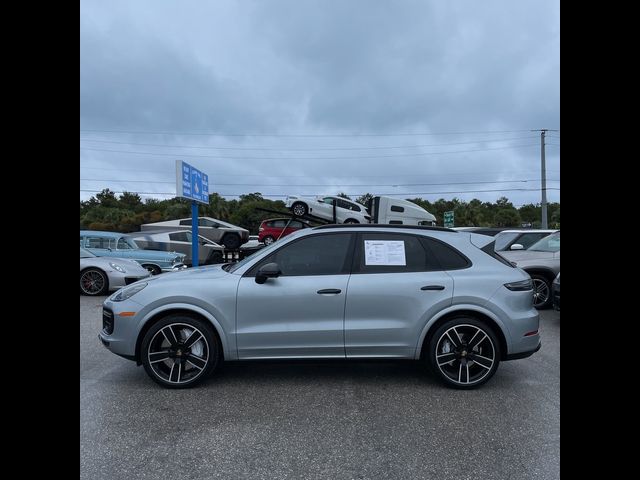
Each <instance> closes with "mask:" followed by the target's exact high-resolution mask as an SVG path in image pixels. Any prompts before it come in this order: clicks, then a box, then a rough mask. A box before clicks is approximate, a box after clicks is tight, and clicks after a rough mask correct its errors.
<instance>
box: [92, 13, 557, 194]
mask: <svg viewBox="0 0 640 480" xmlns="http://www.w3.org/2000/svg"><path fill="white" fill-rule="evenodd" d="M558 19H559V8H558V2H556V1H547V2H542V3H541V2H533V1H527V2H509V1H506V0H505V1H488V2H472V1H466V2H424V1H393V2H391V1H381V2H370V1H355V0H351V1H348V2H339V1H293V0H289V1H274V0H270V1H269V2H223V1H218V2H188V3H184V2H181V3H177V2H176V3H161V2H143V1H140V2H106V3H105V2H93V1H85V2H82V4H81V28H80V36H81V55H80V57H81V66H80V83H81V88H80V101H81V110H80V121H81V151H80V160H81V179H91V180H90V181H85V180H81V190H92V189H98V190H99V189H101V188H105V187H110V188H112V189H127V190H136V189H138V190H139V191H153V192H166V191H172V190H173V188H174V187H173V185H171V184H170V183H165V184H161V183H153V182H162V181H165V182H170V181H171V180H172V179H173V162H174V161H175V160H176V159H183V160H185V161H187V162H189V163H192V164H194V165H196V166H198V167H199V168H202V169H203V170H205V171H207V172H208V173H209V174H210V176H211V177H212V179H213V182H212V183H213V184H214V187H215V189H216V190H217V191H219V192H221V193H245V192H250V191H261V192H262V193H265V194H287V193H302V194H314V193H335V192H336V191H338V190H343V191H347V192H348V193H362V192H364V191H373V192H375V193H390V192H392V191H393V192H395V191H398V192H399V193H401V192H408V193H412V192H433V191H457V190H484V189H492V188H493V189H498V188H516V187H517V188H536V187H537V186H539V183H537V184H536V183H527V184H522V183H519V184H515V183H514V184H478V185H466V186H462V185H454V184H453V183H454V182H471V181H478V182H480V181H483V182H484V181H504V180H511V179H519V180H523V179H536V178H539V156H540V153H539V148H538V147H536V146H535V145H537V144H538V143H539V137H536V134H535V133H533V132H528V130H530V129H536V128H543V127H545V128H558V126H559V35H558V29H559V25H558V24H559V22H558ZM89 130H116V131H123V132H173V133H172V134H165V135H149V134H132V133H107V132H91V131H89ZM512 130H526V131H527V132H515V133H504V134H488V133H484V134H467V135H433V136H397V137H392V136H379V137H268V136H267V137H243V136H239V137H238V136H202V135H180V132H184V133H186V132H227V133H256V134H260V133H262V134H267V133H280V134H297V133H308V134H350V133H367V134H381V135H386V134H395V133H400V132H421V133H422V132H431V133H443V132H489V131H512ZM520 137H530V138H525V139H519V140H508V141H507V140H505V141H500V142H497V140H499V139H506V138H520ZM87 139H93V140H100V141H102V142H123V143H99V142H91V141H88V140H87ZM472 141H478V143H467V144H462V143H463V142H472ZM127 142H130V143H127ZM137 143H147V144H165V145H187V146H197V147H213V146H216V147H227V148H229V147H242V148H250V147H264V148H265V150H263V151H260V150H256V151H248V150H235V151H234V150H206V149H204V148H176V147H157V146H151V145H135V144H137ZM445 143H460V144H461V145H451V146H444V145H442V144H445ZM550 143H559V140H558V139H557V138H556V139H555V140H553V139H550ZM402 145H404V146H408V145H436V146H433V147H421V148H409V147H406V148H398V149H377V150H376V149H371V150H360V151H358V150H316V151H304V152H300V151H295V152H292V151H289V149H301V148H307V149H314V148H316V149H326V148H339V147H346V148H354V147H384V146H402ZM523 145H526V146H523ZM505 146H517V148H501V147H505ZM267 149H281V150H279V151H278V150H267ZM103 150H117V151H115V152H114V151H111V152H106V151H103ZM464 150H480V151H474V152H464ZM447 151H455V152H458V153H451V154H445V153H442V152H447ZM460 151H462V152H460ZM126 152H152V153H157V154H162V155H157V156H153V155H139V154H132V153H126ZM432 152H433V153H435V154H433V155H427V156H421V157H420V156H407V155H408V154H415V153H432ZM394 154H396V155H394ZM186 155H203V156H200V157H188V156H186ZM205 156H208V157H205ZM223 156H227V157H238V158H233V159H226V158H213V157H223ZM363 156H378V157H383V158H359V157H363ZM267 157H268V158H267ZM318 157H320V158H318ZM327 157H340V158H337V159H332V158H327ZM547 160H548V169H549V170H550V172H549V174H548V178H550V179H552V178H553V179H556V178H559V173H558V172H557V171H558V170H559V148H558V147H556V146H550V147H549V148H548V149H547ZM134 170H135V172H134ZM250 175H253V176H250ZM140 178H143V179H146V180H148V182H149V183H148V184H145V185H144V190H142V188H140V184H136V183H125V181H126V180H130V181H131V180H133V179H140ZM96 179H97V180H96ZM100 179H102V180H100ZM114 179H117V180H119V182H113V181H107V180H114ZM253 182H255V183H257V185H249V183H253ZM419 182H423V183H449V184H450V185H442V186H412V187H392V186H378V187H373V186H369V185H372V184H394V183H395V184H402V183H419ZM221 183H243V184H245V185H239V186H223V185H218V184H221ZM307 183H313V184H330V185H331V186H327V187H298V186H296V185H300V184H307ZM267 184H287V185H290V187H267V186H266V185H267ZM338 184H341V185H353V184H369V185H363V186H362V188H356V187H344V188H341V187H340V185H338ZM548 186H549V187H552V188H553V187H559V183H558V182H555V183H552V182H549V185H548ZM383 190H384V192H383ZM90 195H91V192H81V198H87V197H88V196H90ZM501 195H506V196H508V197H509V198H510V199H512V200H513V201H514V203H516V204H520V203H528V202H537V201H539V192H535V191H527V192H518V191H513V192H490V193H474V194H446V195H444V194H443V195H437V194H434V195H426V194H425V195H422V196H423V197H424V198H429V199H431V200H433V199H435V198H438V197H439V196H444V197H445V198H452V197H454V196H457V197H458V198H462V199H471V198H473V197H477V198H481V199H483V200H494V199H495V198H497V197H499V196H501ZM548 197H549V199H550V200H558V199H559V192H558V191H550V192H549V194H548Z"/></svg>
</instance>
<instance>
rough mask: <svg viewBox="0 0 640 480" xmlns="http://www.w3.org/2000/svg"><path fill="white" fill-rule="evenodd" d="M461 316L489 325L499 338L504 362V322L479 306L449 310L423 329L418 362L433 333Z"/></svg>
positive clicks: (505, 353) (434, 318) (505, 344)
mask: <svg viewBox="0 0 640 480" xmlns="http://www.w3.org/2000/svg"><path fill="white" fill-rule="evenodd" d="M459 316H470V317H475V318H477V319H478V320H481V321H483V322H485V323H486V324H487V326H488V327H489V328H491V330H492V331H493V333H494V334H495V335H496V337H497V338H498V343H499V344H500V359H501V360H504V359H505V357H506V355H507V353H508V352H507V338H506V333H505V327H504V326H503V325H502V322H500V321H499V320H498V318H496V316H495V315H493V314H492V313H491V312H489V311H487V310H485V309H481V308H479V307H477V306H466V305H465V306H456V308H455V309H453V310H452V309H449V310H447V311H444V312H441V313H440V314H439V315H437V316H435V317H433V318H432V319H431V320H430V321H429V322H428V323H427V325H426V326H425V327H424V328H423V329H422V334H421V335H420V339H419V340H418V345H417V347H416V355H415V358H416V360H418V359H420V358H423V357H424V355H425V353H426V351H427V349H426V348H425V345H428V343H429V340H431V337H432V336H433V333H434V332H435V331H436V330H437V329H438V327H440V325H442V324H443V323H445V322H446V321H448V320H450V319H452V318H454V317H459Z"/></svg>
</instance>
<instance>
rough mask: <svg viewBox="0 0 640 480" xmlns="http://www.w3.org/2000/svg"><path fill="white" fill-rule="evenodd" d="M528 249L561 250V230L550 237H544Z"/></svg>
mask: <svg viewBox="0 0 640 480" xmlns="http://www.w3.org/2000/svg"><path fill="white" fill-rule="evenodd" d="M527 250H531V251H534V252H554V253H555V252H559V251H560V232H556V233H552V234H551V235H549V236H548V237H544V238H543V239H541V240H538V241H537V242H536V243H534V244H533V245H531V246H530V247H529V248H527Z"/></svg>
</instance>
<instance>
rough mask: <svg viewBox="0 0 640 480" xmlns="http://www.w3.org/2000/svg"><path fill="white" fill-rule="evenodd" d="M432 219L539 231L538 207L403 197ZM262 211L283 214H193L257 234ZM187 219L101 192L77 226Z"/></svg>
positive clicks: (255, 206) (179, 209)
mask: <svg viewBox="0 0 640 480" xmlns="http://www.w3.org/2000/svg"><path fill="white" fill-rule="evenodd" d="M338 195H339V196H341V197H344V198H348V199H350V200H355V201H356V202H359V203H361V204H362V205H366V204H367V201H368V200H369V199H370V198H371V197H372V195H371V194H365V195H362V196H360V197H358V198H355V199H351V198H350V197H349V196H348V195H345V194H344V193H340V194H338ZM407 200H409V201H410V202H413V203H415V204H417V205H419V206H421V207H422V208H424V209H425V210H427V211H428V212H429V213H432V214H433V215H435V217H436V221H437V224H438V225H440V226H442V225H443V223H444V221H443V218H444V212H447V211H453V212H454V218H455V226H456V227H467V226H477V227H521V226H523V225H527V226H529V224H530V226H531V227H532V228H540V223H541V222H540V218H541V215H542V208H541V206H540V205H539V204H527V205H522V206H520V207H519V208H516V207H515V206H514V205H513V203H511V202H510V201H509V200H508V199H507V198H506V197H501V198H499V199H498V200H497V201H496V202H483V201H481V200H478V199H473V200H470V201H468V202H467V201H463V200H459V199H457V198H454V199H452V200H445V199H443V198H441V199H439V200H436V201H435V202H430V201H429V200H424V199H422V198H407ZM259 208H264V209H268V210H275V211H278V212H283V213H287V212H288V210H287V209H286V207H285V203H284V202H283V201H282V200H269V199H267V198H264V197H263V196H262V194H261V193H259V192H255V193H248V194H246V195H241V196H240V197H239V199H237V200H236V199H233V200H227V199H225V198H224V197H221V196H220V195H218V194H217V193H212V194H211V195H209V205H203V204H200V207H199V215H200V216H207V217H213V218H217V219H220V220H223V221H225V222H229V223H232V224H234V225H238V226H240V227H243V228H246V229H247V230H249V232H251V233H252V234H257V233H258V227H259V226H260V222H262V220H264V219H266V218H271V217H274V216H277V214H274V213H269V212H265V211H262V210H259ZM547 215H548V223H549V227H550V228H560V203H548V204H547ZM190 216H191V202H190V201H189V200H186V199H183V198H177V197H174V198H171V199H167V200H158V199H155V198H147V199H145V200H144V201H143V200H142V198H141V197H140V195H138V194H137V193H134V192H124V193H122V194H121V195H120V196H116V194H115V193H114V192H112V191H111V190H109V189H108V188H107V189H104V190H102V192H100V193H97V194H96V195H94V196H92V197H91V198H90V199H89V200H85V201H81V202H80V228H81V229H87V230H107V231H114V232H137V231H139V230H140V225H142V224H143V223H153V222H161V221H164V220H174V219H177V218H185V217H190Z"/></svg>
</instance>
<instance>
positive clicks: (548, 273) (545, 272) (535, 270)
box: [523, 267, 556, 283]
mask: <svg viewBox="0 0 640 480" xmlns="http://www.w3.org/2000/svg"><path fill="white" fill-rule="evenodd" d="M523 270H524V271H525V272H527V273H528V274H529V275H532V274H533V275H542V276H543V277H544V278H546V279H547V280H549V283H552V282H553V280H554V278H556V274H555V273H553V270H551V269H550V268H546V267H531V268H529V267H527V268H523Z"/></svg>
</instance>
